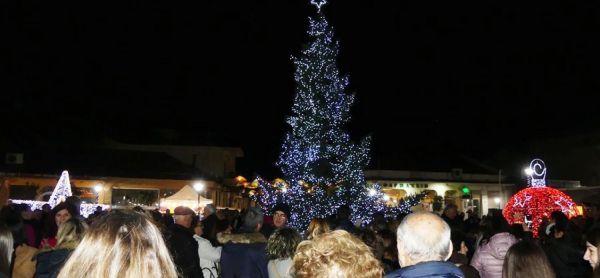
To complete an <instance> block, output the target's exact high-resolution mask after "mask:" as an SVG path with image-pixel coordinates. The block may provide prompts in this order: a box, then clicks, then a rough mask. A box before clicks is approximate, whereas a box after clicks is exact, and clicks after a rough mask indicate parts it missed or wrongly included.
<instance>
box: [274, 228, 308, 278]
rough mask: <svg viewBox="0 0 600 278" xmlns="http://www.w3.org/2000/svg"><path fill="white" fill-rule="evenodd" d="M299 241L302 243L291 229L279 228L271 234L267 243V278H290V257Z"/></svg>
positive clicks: (292, 255) (298, 235)
mask: <svg viewBox="0 0 600 278" xmlns="http://www.w3.org/2000/svg"><path fill="white" fill-rule="evenodd" d="M300 241H302V238H301V237H300V234H298V232H296V230H294V229H292V228H281V229H277V230H275V232H273V234H272V235H271V236H270V237H269V240H268V242H267V256H269V263H268V265H267V270H268V271H269V277H272V278H284V277H286V278H288V277H292V276H291V274H292V272H290V269H291V266H292V257H294V253H295V252H296V247H297V246H298V243H300Z"/></svg>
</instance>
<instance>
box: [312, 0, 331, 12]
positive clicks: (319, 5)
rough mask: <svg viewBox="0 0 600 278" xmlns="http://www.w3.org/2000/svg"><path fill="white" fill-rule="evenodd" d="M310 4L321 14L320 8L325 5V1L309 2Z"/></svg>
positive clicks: (314, 0) (315, 0)
mask: <svg viewBox="0 0 600 278" xmlns="http://www.w3.org/2000/svg"><path fill="white" fill-rule="evenodd" d="M310 3H311V4H313V5H315V6H316V7H317V10H318V11H319V12H321V6H323V5H325V4H327V0H310Z"/></svg>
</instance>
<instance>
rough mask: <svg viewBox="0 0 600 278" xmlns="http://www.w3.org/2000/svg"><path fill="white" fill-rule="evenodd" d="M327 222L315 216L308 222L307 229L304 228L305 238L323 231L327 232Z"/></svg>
mask: <svg viewBox="0 0 600 278" xmlns="http://www.w3.org/2000/svg"><path fill="white" fill-rule="evenodd" d="M330 230H331V229H329V224H327V221H325V219H322V218H315V219H313V220H311V221H310V224H308V230H306V239H313V238H315V237H317V236H319V235H322V234H324V233H329V231H330Z"/></svg>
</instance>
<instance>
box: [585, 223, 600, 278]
mask: <svg viewBox="0 0 600 278" xmlns="http://www.w3.org/2000/svg"><path fill="white" fill-rule="evenodd" d="M585 245H586V250H585V254H584V255H583V259H584V260H586V261H588V262H589V263H590V265H591V266H592V269H594V274H593V275H592V277H594V278H600V253H598V249H600V227H595V228H592V229H591V230H590V231H588V233H587V234H586V243H585Z"/></svg>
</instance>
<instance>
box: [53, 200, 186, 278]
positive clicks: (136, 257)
mask: <svg viewBox="0 0 600 278" xmlns="http://www.w3.org/2000/svg"><path fill="white" fill-rule="evenodd" d="M58 277H59V278H67V277H69V278H70V277H75V278H79V277H97V278H100V277H102V278H104V277H108V278H116V277H131V278H133V277H167V278H176V277H177V271H176V269H175V265H174V264H173V260H172V259H171V256H170V255H169V251H168V250H167V248H166V246H165V242H164V241H163V239H162V235H161V233H160V231H159V230H158V228H157V227H156V226H155V225H154V224H152V222H151V221H150V220H149V219H148V218H146V217H145V216H144V215H142V214H140V213H137V212H134V211H114V212H111V213H109V214H107V215H105V216H102V217H101V218H100V219H98V220H97V221H96V222H94V224H93V225H92V226H91V227H90V230H89V231H88V233H87V234H86V235H85V237H84V238H83V240H82V241H81V243H80V244H79V246H78V247H77V249H75V251H73V254H72V255H71V257H70V258H69V260H68V261H67V262H66V263H65V266H64V267H63V268H62V269H61V271H60V273H59V275H58Z"/></svg>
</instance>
